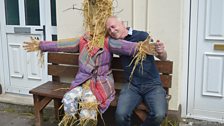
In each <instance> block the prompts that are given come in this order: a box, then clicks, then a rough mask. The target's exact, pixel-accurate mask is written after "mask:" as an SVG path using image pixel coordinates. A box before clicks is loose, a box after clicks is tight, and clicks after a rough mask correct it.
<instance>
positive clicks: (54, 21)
mask: <svg viewBox="0 0 224 126" xmlns="http://www.w3.org/2000/svg"><path fill="white" fill-rule="evenodd" d="M51 25H52V26H57V19H56V0H51Z"/></svg>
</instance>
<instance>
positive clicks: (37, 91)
mask: <svg viewBox="0 0 224 126" xmlns="http://www.w3.org/2000/svg"><path fill="white" fill-rule="evenodd" d="M78 55H79V54H77V53H48V75H52V81H48V82H46V83H44V84H42V85H40V86H38V87H36V88H34V89H32V90H30V93H31V94H33V99H34V109H35V119H36V120H35V125H36V126H41V124H42V116H43V109H44V108H45V107H46V106H47V105H48V104H49V102H50V101H52V100H53V102H54V109H55V117H56V119H59V118H60V115H61V113H60V111H59V107H60V106H61V104H62V103H61V99H62V98H63V95H64V94H65V92H66V91H67V90H66V88H69V86H70V83H65V82H62V77H66V78H68V77H69V78H72V79H74V76H75V74H76V73H77V71H78ZM156 65H157V68H158V70H159V72H160V77H161V80H162V82H163V87H164V89H165V90H166V92H167V94H169V88H171V80H172V75H171V74H172V67H173V63H172V61H156ZM112 70H113V76H114V80H115V88H116V91H117V92H116V98H115V100H114V101H113V102H112V103H111V106H116V105H117V100H118V99H117V96H118V95H119V94H118V92H119V89H118V87H119V85H120V84H122V83H124V82H125V81H124V80H125V79H124V76H123V69H122V67H121V63H120V59H119V57H114V58H113V61H112ZM59 89H60V90H59ZM168 99H170V97H169V98H168ZM147 111H148V110H147V108H146V107H145V106H144V104H143V103H142V104H140V105H139V106H138V108H137V109H136V110H135V113H136V115H137V116H138V117H139V118H140V119H141V120H144V119H145V117H146V113H147Z"/></svg>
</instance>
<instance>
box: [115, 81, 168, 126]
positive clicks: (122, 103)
mask: <svg viewBox="0 0 224 126" xmlns="http://www.w3.org/2000/svg"><path fill="white" fill-rule="evenodd" d="M141 101H144V103H145V105H146V106H147V107H148V108H149V109H150V111H149V113H148V116H147V118H146V120H145V121H144V122H143V124H142V126H160V124H161V122H162V121H163V119H164V118H165V116H166V113H167V106H168V105H167V100H166V93H165V90H164V89H163V87H162V86H161V85H156V86H155V85H154V86H149V85H141V86H138V87H136V86H132V85H129V84H126V85H125V87H123V88H122V90H121V92H120V96H119V100H118V105H117V109H116V114H115V120H116V125H117V126H131V115H132V113H133V110H134V109H135V107H136V106H138V105H139V104H140V103H141Z"/></svg>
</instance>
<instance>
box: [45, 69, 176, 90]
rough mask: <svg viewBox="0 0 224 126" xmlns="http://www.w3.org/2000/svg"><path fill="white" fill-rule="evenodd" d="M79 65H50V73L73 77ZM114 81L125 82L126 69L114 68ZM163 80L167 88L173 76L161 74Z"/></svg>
mask: <svg viewBox="0 0 224 126" xmlns="http://www.w3.org/2000/svg"><path fill="white" fill-rule="evenodd" d="M77 71H78V67H77V66H76V67H75V66H62V65H48V74H49V75H52V76H66V77H73V78H74V76H75V73H77ZM112 72H113V76H114V81H115V82H116V83H125V82H127V81H125V79H124V73H123V72H124V71H123V70H117V69H112ZM160 78H161V81H162V83H163V86H164V87H166V88H170V87H171V81H172V76H171V75H164V74H161V75H160Z"/></svg>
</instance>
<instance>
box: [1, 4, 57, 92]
mask: <svg viewBox="0 0 224 126" xmlns="http://www.w3.org/2000/svg"><path fill="white" fill-rule="evenodd" d="M56 2H57V1H56ZM19 4H21V1H20V0H19ZM40 4H42V5H43V6H41V8H40V13H42V11H44V12H45V13H43V17H40V18H44V19H43V20H42V19H40V24H43V22H42V21H44V22H45V25H46V40H51V39H52V36H51V34H53V33H54V34H55V32H54V30H55V29H56V27H57V26H54V27H53V28H50V27H52V26H51V13H50V12H51V8H50V0H40ZM0 15H1V17H2V19H1V21H0V49H1V51H0V53H1V54H0V62H1V64H0V83H1V84H2V93H5V92H6V88H5V87H6V85H10V83H11V82H10V69H9V54H8V45H7V29H6V17H5V2H4V0H1V1H0ZM20 16H21V15H20ZM20 18H24V17H20ZM22 20H23V19H22ZM45 59H46V57H45ZM45 66H46V64H45ZM47 78H50V77H47Z"/></svg>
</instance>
